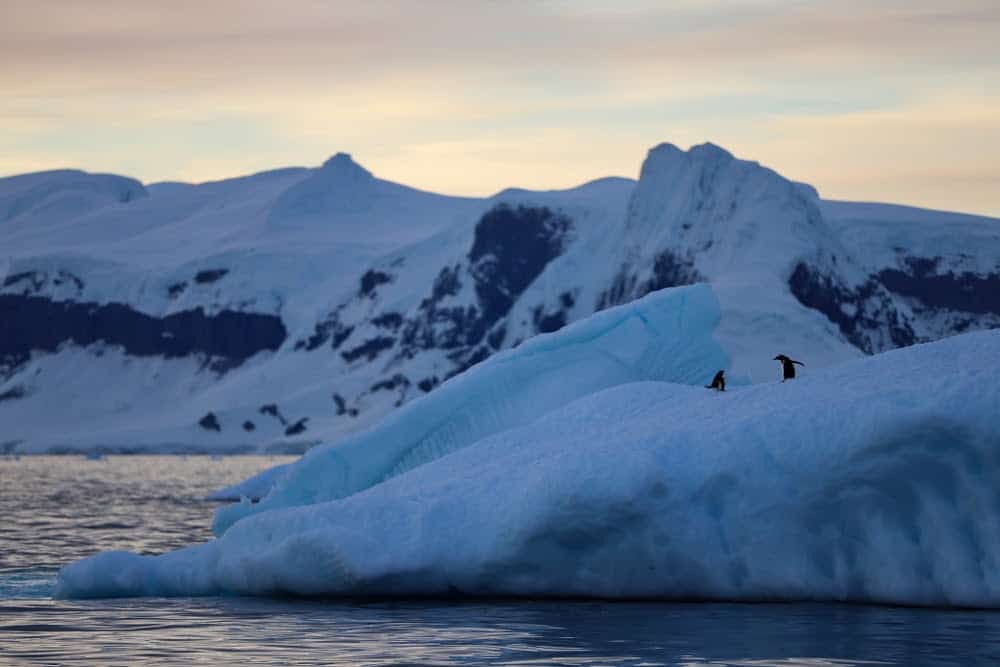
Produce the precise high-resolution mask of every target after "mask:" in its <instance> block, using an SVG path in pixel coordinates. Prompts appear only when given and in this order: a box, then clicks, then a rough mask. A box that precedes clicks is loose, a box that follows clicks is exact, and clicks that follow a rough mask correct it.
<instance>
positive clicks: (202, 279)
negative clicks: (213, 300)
mask: <svg viewBox="0 0 1000 667" xmlns="http://www.w3.org/2000/svg"><path fill="white" fill-rule="evenodd" d="M227 273H229V269H205V270H204V271H199V272H198V273H196V274H194V281H195V282H196V283H198V284H199V285H204V284H206V283H214V282H215V281H217V280H220V279H221V278H222V277H223V276H225V275H226V274H227Z"/></svg>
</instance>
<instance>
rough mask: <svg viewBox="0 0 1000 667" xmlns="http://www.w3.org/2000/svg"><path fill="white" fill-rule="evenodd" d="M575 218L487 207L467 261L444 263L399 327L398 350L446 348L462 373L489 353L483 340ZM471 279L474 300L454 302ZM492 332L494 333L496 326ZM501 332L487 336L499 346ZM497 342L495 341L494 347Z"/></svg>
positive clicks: (559, 247) (560, 247)
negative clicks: (425, 294) (463, 263)
mask: <svg viewBox="0 0 1000 667" xmlns="http://www.w3.org/2000/svg"><path fill="white" fill-rule="evenodd" d="M572 229H573V222H572V220H571V219H570V218H568V217H567V216H565V215H562V214H559V213H556V212H554V211H552V210H551V209H549V208H547V207H544V206H542V207H533V206H517V207H511V206H507V205H505V204H501V205H498V206H496V207H495V208H493V209H491V210H490V211H488V212H487V213H486V214H485V215H483V217H482V218H480V220H479V223H478V224H477V225H476V230H475V236H474V238H473V243H472V247H471V248H470V249H469V253H468V255H467V259H468V266H467V267H466V268H465V270H464V271H463V267H462V266H461V265H456V266H451V267H445V268H444V269H442V270H441V272H440V273H439V274H438V277H437V279H436V280H435V282H434V286H433V288H432V290H431V294H430V296H429V297H427V298H426V299H424V300H423V302H422V303H421V304H420V308H419V309H418V312H417V314H416V316H415V317H413V318H411V319H410V320H408V321H407V322H406V324H405V326H404V327H403V330H402V331H403V333H402V345H401V347H402V354H403V355H404V356H407V357H410V356H413V355H414V354H416V352H417V351H419V350H421V349H430V348H440V349H444V350H450V351H451V352H450V353H449V358H450V359H452V360H453V361H455V362H456V364H457V367H456V371H455V372H460V371H461V370H464V369H465V368H468V367H469V366H472V365H473V364H475V363H478V362H479V361H482V360H483V359H485V358H486V357H488V356H489V355H490V354H491V351H490V350H489V349H487V347H486V346H484V345H481V343H482V342H483V339H484V338H485V337H486V336H487V334H488V333H489V332H490V331H491V329H493V328H494V327H498V329H499V327H502V326H503V322H502V320H503V318H505V317H506V316H507V314H508V313H509V312H510V309H511V307H513V305H514V303H515V302H516V301H517V299H518V298H519V297H520V296H521V294H523V293H524V290H526V289H527V288H528V286H529V285H530V284H531V283H532V282H534V281H535V279H536V278H538V276H539V275H540V274H541V273H542V271H543V270H544V269H545V267H546V266H547V265H548V264H549V262H551V261H552V260H553V259H555V258H556V257H558V256H559V255H560V254H562V252H563V251H564V249H565V247H566V244H567V242H568V236H569V234H570V233H571V232H572ZM467 280H468V281H471V286H472V288H473V290H474V292H475V303H456V302H455V299H453V298H452V297H455V296H457V295H458V294H459V292H460V290H461V289H462V287H463V285H464V284H465V281H467ZM494 334H497V332H496V331H494ZM502 339H503V333H500V334H499V335H493V336H491V337H490V342H491V343H492V344H496V345H498V344H499V342H501V341H502ZM494 347H495V346H494Z"/></svg>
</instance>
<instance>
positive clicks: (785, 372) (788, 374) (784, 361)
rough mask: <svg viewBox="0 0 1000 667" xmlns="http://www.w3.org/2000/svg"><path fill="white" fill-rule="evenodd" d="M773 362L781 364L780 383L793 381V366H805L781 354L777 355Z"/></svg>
mask: <svg viewBox="0 0 1000 667" xmlns="http://www.w3.org/2000/svg"><path fill="white" fill-rule="evenodd" d="M774 360H775V361H780V362H781V381H782V382H784V381H785V380H794V379H795V364H798V365H799V366H805V364H804V363H802V362H801V361H795V360H794V359H789V358H788V357H786V356H785V355H783V354H779V355H778V356H776V357H775V358H774Z"/></svg>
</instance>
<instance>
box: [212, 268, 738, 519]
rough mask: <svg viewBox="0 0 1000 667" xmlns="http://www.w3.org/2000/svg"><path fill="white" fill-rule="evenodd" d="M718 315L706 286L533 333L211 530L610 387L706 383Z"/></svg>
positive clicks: (285, 479)
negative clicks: (640, 383)
mask: <svg viewBox="0 0 1000 667" xmlns="http://www.w3.org/2000/svg"><path fill="white" fill-rule="evenodd" d="M719 317H720V312H719V304H718V300H717V299H716V298H715V295H714V293H713V291H712V288H711V287H709V286H708V285H704V284H703V285H695V286H691V287H685V288H679V289H673V290H663V291H661V292H658V293H655V294H652V295H649V296H647V297H645V298H643V299H640V300H638V301H634V302H631V303H628V304H625V305H623V306H619V307H616V308H611V309H608V310H606V311H603V312H600V313H597V314H595V315H593V316H591V317H589V318H586V319H585V320H581V321H579V322H576V323H574V324H572V325H570V326H567V327H565V328H563V329H561V330H560V331H558V332H555V333H552V334H547V335H541V336H536V337H534V338H531V339H529V340H527V341H525V342H524V343H523V344H522V345H520V346H519V347H517V348H516V349H513V350H508V351H505V352H501V353H499V354H496V355H493V356H492V357H490V358H489V359H487V360H485V361H484V362H482V363H480V364H477V365H476V366H473V367H472V368H470V369H468V370H467V371H466V372H465V373H462V374H460V375H457V376H455V377H453V378H452V379H451V380H449V381H448V382H445V383H444V384H443V385H442V386H440V387H438V388H437V389H435V390H434V391H433V392H432V393H430V394H428V395H427V396H424V397H422V398H420V399H418V400H415V401H412V402H410V403H408V404H406V405H404V406H403V407H401V408H399V409H398V410H396V411H395V412H393V413H392V414H390V415H389V416H388V417H387V418H386V419H385V420H383V421H382V422H381V423H380V424H379V425H377V426H376V427H374V428H372V429H370V430H368V431H366V432H363V433H361V434H359V435H357V436H354V437H349V438H346V439H344V440H341V441H339V442H337V443H334V444H332V445H327V446H321V447H316V448H313V449H312V450H310V451H309V452H308V453H307V454H306V455H305V456H304V457H303V458H302V459H301V460H300V461H298V462H296V463H295V464H293V465H292V467H291V468H289V469H288V470H286V471H283V472H280V474H275V473H273V472H272V473H271V474H270V475H265V478H270V480H269V481H271V480H273V484H274V487H273V489H272V490H271V492H270V493H269V494H268V495H267V496H266V497H264V498H263V499H262V500H261V502H259V503H254V504H252V503H250V502H249V500H247V501H245V502H241V503H239V504H235V505H230V506H227V507H223V508H221V509H220V510H219V511H218V512H217V513H216V518H215V521H214V523H213V530H214V531H215V533H216V534H217V535H221V534H222V533H224V532H225V531H226V530H227V529H228V528H229V527H230V526H231V525H233V523H235V522H236V521H238V520H240V519H242V518H244V517H247V516H249V515H251V514H259V513H260V512H265V511H269V510H273V509H276V508H279V507H291V506H295V505H309V504H314V503H318V502H323V501H327V500H334V499H337V498H344V497H347V496H349V495H352V494H354V493H357V492H359V491H362V490H364V489H366V488H368V487H370V486H373V485H375V484H378V483H380V482H383V481H385V480H387V479H389V478H392V477H395V476H397V475H399V474H402V473H404V472H406V471H408V470H411V469H413V468H415V467H417V466H420V465H423V464H426V463H428V462H429V461H433V460H435V459H437V458H440V457H441V456H444V455H445V454H448V453H450V452H453V451H456V450H458V449H461V448H462V447H466V446H468V445H471V444H473V443H474V442H476V441H478V440H481V439H482V438H484V437H486V436H489V435H492V434H494V433H498V432H500V431H503V430H506V429H508V428H511V427H513V426H517V425H521V424H526V423H528V422H530V421H532V420H534V419H537V418H538V417H540V416H542V415H544V414H546V413H547V412H550V411H552V410H554V409H556V408H558V407H560V406H563V405H566V404H567V403H569V402H571V401H573V400H575V399H577V398H580V397H581V396H585V395H587V394H591V393H594V392H595V391H598V390H601V389H606V388H608V387H611V386H615V385H619V384H624V383H627V382H635V381H638V380H652V379H656V380H663V381H668V382H675V383H688V384H690V383H700V384H704V383H706V382H708V381H709V380H711V378H712V376H713V375H714V374H715V372H716V371H717V370H719V369H720V368H726V367H727V366H728V359H727V357H726V354H725V352H723V350H722V348H721V347H720V346H719V344H718V343H717V342H716V341H715V340H714V338H713V337H712V332H713V330H714V329H715V327H716V326H717V325H718V323H719ZM262 475H263V473H262ZM258 477H260V476H258ZM248 482H249V481H248ZM224 491H225V490H224ZM221 493H222V492H220V494H221Z"/></svg>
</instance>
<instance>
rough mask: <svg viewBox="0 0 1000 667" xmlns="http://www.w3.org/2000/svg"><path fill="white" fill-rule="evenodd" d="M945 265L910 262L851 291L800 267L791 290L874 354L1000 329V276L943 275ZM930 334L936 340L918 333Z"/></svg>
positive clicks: (913, 259) (930, 260) (924, 260)
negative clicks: (943, 337) (936, 325)
mask: <svg viewBox="0 0 1000 667" xmlns="http://www.w3.org/2000/svg"><path fill="white" fill-rule="evenodd" d="M939 264H940V258H936V257H935V258H919V257H907V258H906V259H905V260H904V262H903V265H902V266H901V267H897V268H890V269H883V270H881V271H879V272H878V273H875V274H873V275H871V276H869V277H868V279H867V280H866V281H865V282H864V283H862V284H861V285H858V286H856V287H853V288H848V287H846V286H845V285H844V284H843V283H842V282H841V281H840V280H839V279H838V278H837V277H836V276H832V275H829V274H824V273H823V272H820V271H819V270H818V269H815V268H812V267H809V266H807V265H806V264H804V263H800V264H798V265H797V266H796V267H795V270H794V271H793V272H792V275H791V277H790V278H789V281H788V284H789V288H790V289H791V292H792V294H793V295H794V296H795V298H797V299H798V300H799V302H801V303H802V305H804V306H807V307H809V308H813V309H815V310H818V311H820V312H821V313H823V314H824V315H826V316H827V318H828V319H829V320H830V321H831V322H833V323H834V324H836V325H837V327H838V328H839V329H840V331H841V332H842V333H843V334H844V336H845V338H847V340H848V341H850V342H851V343H852V344H854V345H855V346H857V347H858V348H859V349H861V350H862V351H864V352H867V353H869V354H874V353H876V352H882V351H885V350H888V349H892V348H895V347H903V346H906V345H913V344H914V343H919V342H925V341H928V340H932V339H935V338H938V337H940V336H941V335H948V334H949V333H957V332H959V331H963V330H965V329H967V328H971V327H974V328H984V327H989V326H997V324H998V323H1000V273H988V274H985V275H980V274H974V273H968V272H965V273H961V274H955V273H953V272H946V273H939V272H938V267H939ZM903 302H906V303H907V304H908V307H907V308H903V307H902V304H903ZM984 316H986V317H984ZM990 316H995V317H990ZM941 318H946V320H947V322H948V326H949V329H947V330H943V331H936V330H934V329H933V321H934V320H935V319H941ZM991 323H992V324H991ZM939 326H940V325H939ZM928 328H929V330H930V331H932V332H933V333H932V334H924V335H921V334H919V333H917V332H918V331H921V330H922V329H928Z"/></svg>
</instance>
